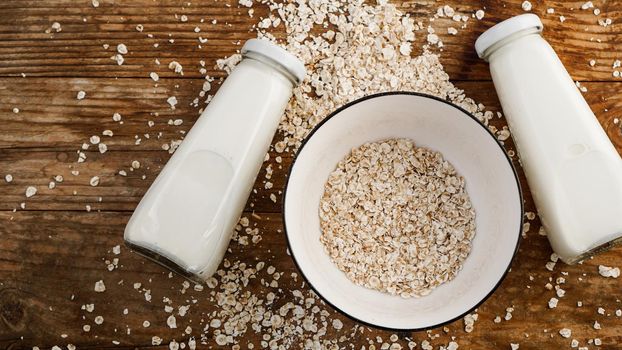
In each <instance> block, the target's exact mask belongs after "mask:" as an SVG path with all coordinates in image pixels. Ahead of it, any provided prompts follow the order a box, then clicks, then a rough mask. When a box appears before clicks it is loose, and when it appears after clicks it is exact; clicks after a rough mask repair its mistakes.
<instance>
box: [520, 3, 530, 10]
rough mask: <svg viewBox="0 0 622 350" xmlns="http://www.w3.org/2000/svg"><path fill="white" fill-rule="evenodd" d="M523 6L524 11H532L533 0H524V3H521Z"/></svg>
mask: <svg viewBox="0 0 622 350" xmlns="http://www.w3.org/2000/svg"><path fill="white" fill-rule="evenodd" d="M521 7H522V8H523V11H531V8H532V6H531V2H529V1H523V3H522V4H521Z"/></svg>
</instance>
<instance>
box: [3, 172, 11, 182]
mask: <svg viewBox="0 0 622 350" xmlns="http://www.w3.org/2000/svg"><path fill="white" fill-rule="evenodd" d="M4 181H6V182H7V183H11V182H13V175H11V174H6V175H4Z"/></svg>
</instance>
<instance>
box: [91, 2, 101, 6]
mask: <svg viewBox="0 0 622 350" xmlns="http://www.w3.org/2000/svg"><path fill="white" fill-rule="evenodd" d="M91 5H93V7H99V0H91Z"/></svg>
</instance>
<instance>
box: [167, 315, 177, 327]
mask: <svg viewBox="0 0 622 350" xmlns="http://www.w3.org/2000/svg"><path fill="white" fill-rule="evenodd" d="M166 324H167V325H168V326H169V328H177V320H176V319H175V316H173V315H170V316H169V317H168V318H167V319H166Z"/></svg>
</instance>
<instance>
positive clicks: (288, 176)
mask: <svg viewBox="0 0 622 350" xmlns="http://www.w3.org/2000/svg"><path fill="white" fill-rule="evenodd" d="M390 95H411V96H418V97H424V98H429V99H432V100H436V101H438V102H442V103H444V104H447V105H449V106H451V107H453V108H456V109H458V110H460V111H461V112H462V113H464V114H465V115H466V116H468V117H470V118H471V119H472V120H473V121H475V122H476V123H477V124H478V125H479V126H480V127H481V128H483V129H484V130H485V131H486V132H487V133H488V135H490V137H491V138H492V139H493V140H495V142H496V144H497V146H498V147H499V149H500V150H501V152H503V155H505V158H506V160H507V162H508V164H509V166H510V168H511V169H512V173H513V174H514V179H515V180H516V188H517V189H518V197H519V200H520V218H519V221H520V225H519V232H517V235H516V246H515V248H514V252H513V253H512V257H511V258H510V261H509V263H508V266H507V267H506V269H505V272H504V273H503V275H501V277H500V278H499V281H498V282H497V283H496V284H495V286H494V287H493V288H492V289H491V290H490V292H488V294H486V295H485V296H484V297H483V298H482V299H481V300H480V301H479V302H477V303H476V304H475V305H474V306H473V307H471V308H470V309H468V310H467V311H465V312H463V313H462V314H460V315H458V316H456V317H454V318H452V319H450V320H447V321H444V322H441V323H437V324H434V325H430V326H427V327H422V328H391V327H384V326H381V325H376V324H373V323H369V322H366V321H363V320H361V319H359V318H356V317H354V316H352V315H350V314H348V313H347V312H345V311H343V310H342V309H340V308H339V307H337V306H336V305H334V304H333V303H331V302H330V301H329V300H328V299H326V297H324V296H323V295H322V293H320V291H319V290H317V289H316V288H315V286H314V285H313V283H311V281H309V279H308V278H307V276H306V275H305V272H304V270H303V269H301V268H300V264H299V263H298V260H297V259H296V254H294V251H293V249H292V246H291V242H290V239H289V235H288V234H287V232H288V230H287V220H286V216H287V215H286V205H285V203H286V202H287V201H286V199H287V187H288V186H289V179H290V177H291V173H292V170H293V169H294V166H295V165H296V161H297V160H298V155H299V154H300V153H301V152H302V150H303V149H304V147H305V145H306V144H307V141H308V140H309V139H311V137H313V135H314V134H315V133H316V132H317V131H318V130H319V129H320V128H321V127H322V125H324V124H325V123H326V122H327V121H329V120H330V119H332V118H333V117H334V116H336V115H338V114H339V113H340V112H341V111H343V110H345V109H347V108H349V107H351V106H353V105H356V104H358V103H361V102H363V101H367V100H371V99H374V98H378V97H383V96H390ZM281 212H282V215H283V228H284V230H285V237H286V238H287V247H288V249H289V252H290V254H291V256H292V260H293V261H294V264H295V265H296V268H297V269H298V271H300V273H301V274H302V276H303V278H304V279H305V281H307V284H308V285H309V286H310V287H311V289H312V290H313V291H314V292H315V293H316V294H317V295H318V296H319V297H320V298H322V300H324V302H326V303H327V304H328V305H330V306H331V307H332V308H333V309H335V310H337V311H339V312H340V313H341V314H342V315H345V316H346V317H348V318H350V319H351V320H353V321H355V322H358V323H361V324H364V325H366V326H369V327H373V328H377V329H382V330H387V331H393V332H416V331H424V330H428V329H433V328H437V327H441V326H444V325H446V324H449V323H452V322H454V321H457V320H459V319H461V318H463V317H464V316H466V315H468V314H469V313H471V312H472V311H473V310H475V309H477V308H478V307H479V306H480V305H482V304H483V303H484V302H485V301H486V300H487V299H488V298H490V296H492V294H494V292H495V291H497V289H498V288H499V286H500V285H501V283H502V282H503V280H504V279H505V277H506V276H507V274H508V272H509V271H510V268H511V266H512V262H513V261H514V258H515V257H516V254H517V253H518V247H519V244H520V236H521V230H522V226H523V225H522V223H523V214H524V205H523V191H522V188H521V185H520V180H519V178H518V173H517V172H516V168H515V167H514V164H513V163H512V160H511V159H510V156H509V155H508V153H507V152H506V151H505V148H503V145H502V144H501V142H499V140H498V139H497V138H496V137H495V136H494V134H493V133H492V132H491V131H490V130H489V129H488V127H487V126H486V125H484V124H483V123H482V122H481V121H480V120H479V119H477V118H476V117H475V116H474V115H473V114H471V113H470V112H468V111H466V110H465V109H464V108H462V107H460V106H457V105H455V104H454V103H452V102H449V101H446V100H444V99H442V98H439V97H436V96H433V95H428V94H424V93H419V92H409V91H394V92H381V93H377V94H372V95H368V96H364V97H361V98H359V99H357V100H354V101H352V102H349V103H347V104H345V105H343V106H341V107H339V108H338V109H337V110H335V111H334V112H332V113H331V114H329V115H328V116H327V117H326V118H324V119H323V120H322V121H321V122H319V123H318V124H317V125H316V126H315V127H314V128H313V130H311V132H310V133H309V134H308V135H307V136H306V137H305V139H304V140H303V141H302V143H301V145H300V148H299V149H298V151H297V152H296V155H295V156H294V160H293V162H292V165H291V166H290V168H289V171H288V172H287V181H286V182H285V188H284V190H283V203H282V210H281Z"/></svg>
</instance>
